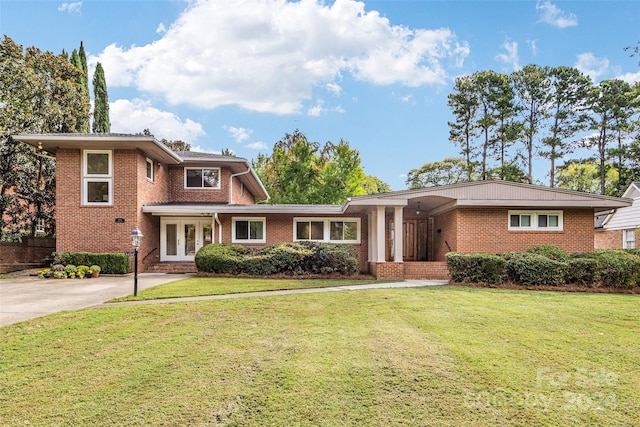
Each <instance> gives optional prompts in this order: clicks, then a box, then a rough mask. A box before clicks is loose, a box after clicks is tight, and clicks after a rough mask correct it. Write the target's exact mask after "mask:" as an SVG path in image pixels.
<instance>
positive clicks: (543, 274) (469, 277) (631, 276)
mask: <svg viewBox="0 0 640 427" xmlns="http://www.w3.org/2000/svg"><path fill="white" fill-rule="evenodd" d="M447 267H448V268H449V274H450V275H451V278H452V279H453V281H455V282H470V283H493V284H497V283H503V282H507V281H510V282H514V283H517V284H521V285H548V286H561V285H564V284H568V285H579V286H602V287H608V288H620V289H630V288H633V287H635V286H639V285H640V251H638V250H596V251H594V252H579V253H574V254H567V253H566V252H564V251H563V250H562V249H560V248H558V247H556V246H551V245H538V246H534V247H532V248H530V249H529V250H528V251H527V252H524V253H523V252H509V253H503V254H498V255H491V254H464V253H459V252H450V253H448V254H447Z"/></svg>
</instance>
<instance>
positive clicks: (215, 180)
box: [184, 168, 220, 189]
mask: <svg viewBox="0 0 640 427" xmlns="http://www.w3.org/2000/svg"><path fill="white" fill-rule="evenodd" d="M184 188H212V189H219V188H220V169H219V168H213V169H201V168H185V169H184Z"/></svg>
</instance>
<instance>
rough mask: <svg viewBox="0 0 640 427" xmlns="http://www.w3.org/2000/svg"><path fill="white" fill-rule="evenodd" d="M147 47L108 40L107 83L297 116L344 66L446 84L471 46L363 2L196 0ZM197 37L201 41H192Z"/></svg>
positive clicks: (375, 78)
mask: <svg viewBox="0 0 640 427" xmlns="http://www.w3.org/2000/svg"><path fill="white" fill-rule="evenodd" d="M168 27H169V29H168V30H167V32H166V33H164V35H163V36H162V38H161V39H159V40H157V41H155V42H153V43H151V44H147V45H144V46H132V47H130V48H123V47H120V46H116V45H110V46H108V47H107V48H105V49H104V51H103V52H102V53H101V54H100V55H99V56H97V57H95V58H92V59H91V60H92V61H93V62H94V63H95V62H97V61H100V62H101V63H102V65H103V67H104V69H105V74H106V77H107V84H108V86H109V87H114V86H135V87H137V88H138V89H140V90H143V91H146V92H149V93H154V94H161V95H163V96H164V97H165V98H166V99H167V100H168V101H169V102H170V103H172V104H190V105H194V106H196V107H201V108H208V109H213V108H216V107H219V106H222V105H239V106H241V107H243V108H246V109H249V110H254V111H268V112H274V113H277V114H287V113H298V112H300V111H302V110H303V106H304V104H305V101H308V100H309V99H311V97H312V91H313V89H314V88H315V87H325V88H326V89H327V90H329V91H331V92H332V93H334V94H337V93H336V92H337V91H338V89H339V86H338V84H337V83H336V82H337V81H339V80H340V78H341V76H342V75H343V74H344V73H350V74H351V75H352V77H354V78H356V79H358V80H361V81H366V82H370V83H374V84H402V85H406V86H420V85H427V84H444V83H446V82H447V79H448V76H449V72H448V70H447V67H449V66H453V67H459V66H461V65H462V63H463V61H464V59H465V58H466V57H467V56H468V55H469V46H468V44H467V43H466V42H460V41H458V40H457V38H456V36H455V35H454V34H453V32H452V31H451V30H449V29H445V28H441V29H433V30H428V29H410V28H407V27H404V26H398V25H392V24H391V23H390V22H389V20H388V19H387V18H385V17H383V16H381V15H380V14H379V13H378V12H376V11H365V6H364V3H362V2H359V1H356V0H336V1H335V2H332V3H331V4H328V3H325V2H324V1H323V0H300V1H296V2H289V1H286V0H266V1H265V0H247V1H244V2H222V1H204V0H197V1H194V2H192V3H189V6H188V8H187V9H186V10H185V11H184V12H183V13H182V15H180V17H179V18H178V19H177V20H176V21H175V22H174V23H172V24H171V25H170V26H168ZM194 40H197V41H198V42H197V43H194Z"/></svg>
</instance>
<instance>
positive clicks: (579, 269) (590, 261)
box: [565, 256, 600, 286]
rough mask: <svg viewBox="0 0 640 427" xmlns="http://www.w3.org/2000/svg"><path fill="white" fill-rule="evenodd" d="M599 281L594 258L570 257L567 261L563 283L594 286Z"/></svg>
mask: <svg viewBox="0 0 640 427" xmlns="http://www.w3.org/2000/svg"><path fill="white" fill-rule="evenodd" d="M599 281H600V272H599V271H598V261H597V260H596V259H595V257H591V258H577V257H574V256H572V257H571V258H569V260H567V275H566V277H565V282H567V283H571V284H573V285H580V286H594V285H596V284H597V283H598V282H599Z"/></svg>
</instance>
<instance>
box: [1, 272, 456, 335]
mask: <svg viewBox="0 0 640 427" xmlns="http://www.w3.org/2000/svg"><path fill="white" fill-rule="evenodd" d="M192 276H193V275H192V274H163V273H142V274H140V275H139V276H138V291H141V290H143V289H147V288H151V287H153V286H157V285H161V284H163V283H168V282H173V281H175V280H180V279H184V278H187V277H192ZM446 283H447V282H446V281H443V280H408V281H404V282H397V283H375V284H370V285H350V286H336V287H330V288H315V289H295V290H284V291H263V292H248V293H241V294H227V295H211V296H201V297H185V298H166V299H159V300H146V301H128V302H120V303H105V301H108V300H110V299H113V298H118V297H122V296H126V295H132V294H133V276H132V275H126V276H105V275H101V276H100V277H99V278H93V279H83V280H78V279H44V280H43V279H38V278H37V277H33V276H19V277H15V278H11V279H2V280H0V327H1V326H5V325H11V324H13V323H18V322H21V321H24V320H29V319H34V318H36V317H40V316H44V315H47V314H51V313H56V312H59V311H65V310H79V309H82V308H89V307H110V306H115V305H136V304H158V303H171V302H185V301H201V300H208V299H230V298H250V297H264V296H274V295H288V294H306V293H317V292H338V291H349V290H359V289H382V288H409V287H420V286H432V285H444V284H446Z"/></svg>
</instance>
